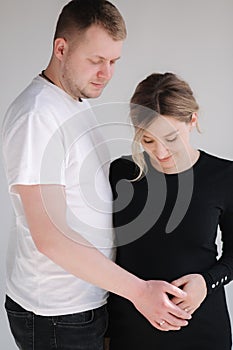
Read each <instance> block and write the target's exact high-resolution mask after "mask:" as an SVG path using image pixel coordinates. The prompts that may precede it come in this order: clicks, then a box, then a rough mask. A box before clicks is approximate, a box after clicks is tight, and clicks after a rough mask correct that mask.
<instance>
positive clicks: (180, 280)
mask: <svg viewBox="0 0 233 350" xmlns="http://www.w3.org/2000/svg"><path fill="white" fill-rule="evenodd" d="M188 280H189V278H188V276H182V277H180V278H178V279H177V280H174V281H172V282H171V284H172V285H174V286H176V287H180V286H183V285H184V284H185V283H187V282H188Z"/></svg>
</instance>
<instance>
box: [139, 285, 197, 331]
mask: <svg viewBox="0 0 233 350" xmlns="http://www.w3.org/2000/svg"><path fill="white" fill-rule="evenodd" d="M145 283H146V288H145V289H144V291H143V293H142V295H141V296H140V298H138V300H136V301H134V305H135V307H136V308H137V310H138V311H140V312H141V313H142V314H143V316H145V317H146V318H147V320H148V321H149V322H150V323H151V324H152V325H153V326H154V327H156V328H157V329H159V330H161V331H169V330H179V329H180V328H181V327H183V326H187V325H188V322H187V319H190V318H191V315H190V314H189V313H187V312H186V311H184V310H182V308H180V307H178V306H177V305H175V304H174V303H173V302H172V301H171V300H170V299H169V297H168V294H169V295H173V296H174V298H176V299H179V300H185V299H186V297H187V294H186V293H185V292H184V291H182V290H181V289H179V288H177V287H175V286H173V285H172V284H169V283H167V282H165V281H146V282H145Z"/></svg>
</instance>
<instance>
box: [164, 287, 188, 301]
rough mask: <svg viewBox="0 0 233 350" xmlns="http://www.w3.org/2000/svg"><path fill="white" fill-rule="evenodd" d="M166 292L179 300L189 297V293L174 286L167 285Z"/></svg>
mask: <svg viewBox="0 0 233 350" xmlns="http://www.w3.org/2000/svg"><path fill="white" fill-rule="evenodd" d="M165 292H166V293H168V294H171V295H174V296H175V297H177V298H180V299H184V298H186V297H187V293H186V292H184V291H183V290H182V289H180V288H178V287H176V286H173V285H172V284H169V283H167V285H166V288H165Z"/></svg>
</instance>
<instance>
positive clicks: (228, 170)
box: [200, 151, 233, 181]
mask: <svg viewBox="0 0 233 350" xmlns="http://www.w3.org/2000/svg"><path fill="white" fill-rule="evenodd" d="M200 164H201V165H202V167H201V168H202V169H203V171H204V172H207V173H208V174H209V175H211V177H219V176H221V178H224V177H225V179H227V178H230V180H231V181H232V179H233V160H230V159H227V158H224V157H221V156H219V155H215V154H210V153H207V152H205V151H201V162H200Z"/></svg>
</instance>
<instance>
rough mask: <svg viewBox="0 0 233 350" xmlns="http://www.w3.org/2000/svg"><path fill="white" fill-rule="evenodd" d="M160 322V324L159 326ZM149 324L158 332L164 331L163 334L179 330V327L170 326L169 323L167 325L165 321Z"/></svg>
mask: <svg viewBox="0 0 233 350" xmlns="http://www.w3.org/2000/svg"><path fill="white" fill-rule="evenodd" d="M161 322H162V324H161ZM161 322H155V321H154V322H151V324H152V325H153V326H154V327H155V328H157V329H158V330H160V331H164V332H167V331H179V330H180V327H176V326H172V325H170V324H169V323H167V322H166V321H165V322H163V321H161Z"/></svg>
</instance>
